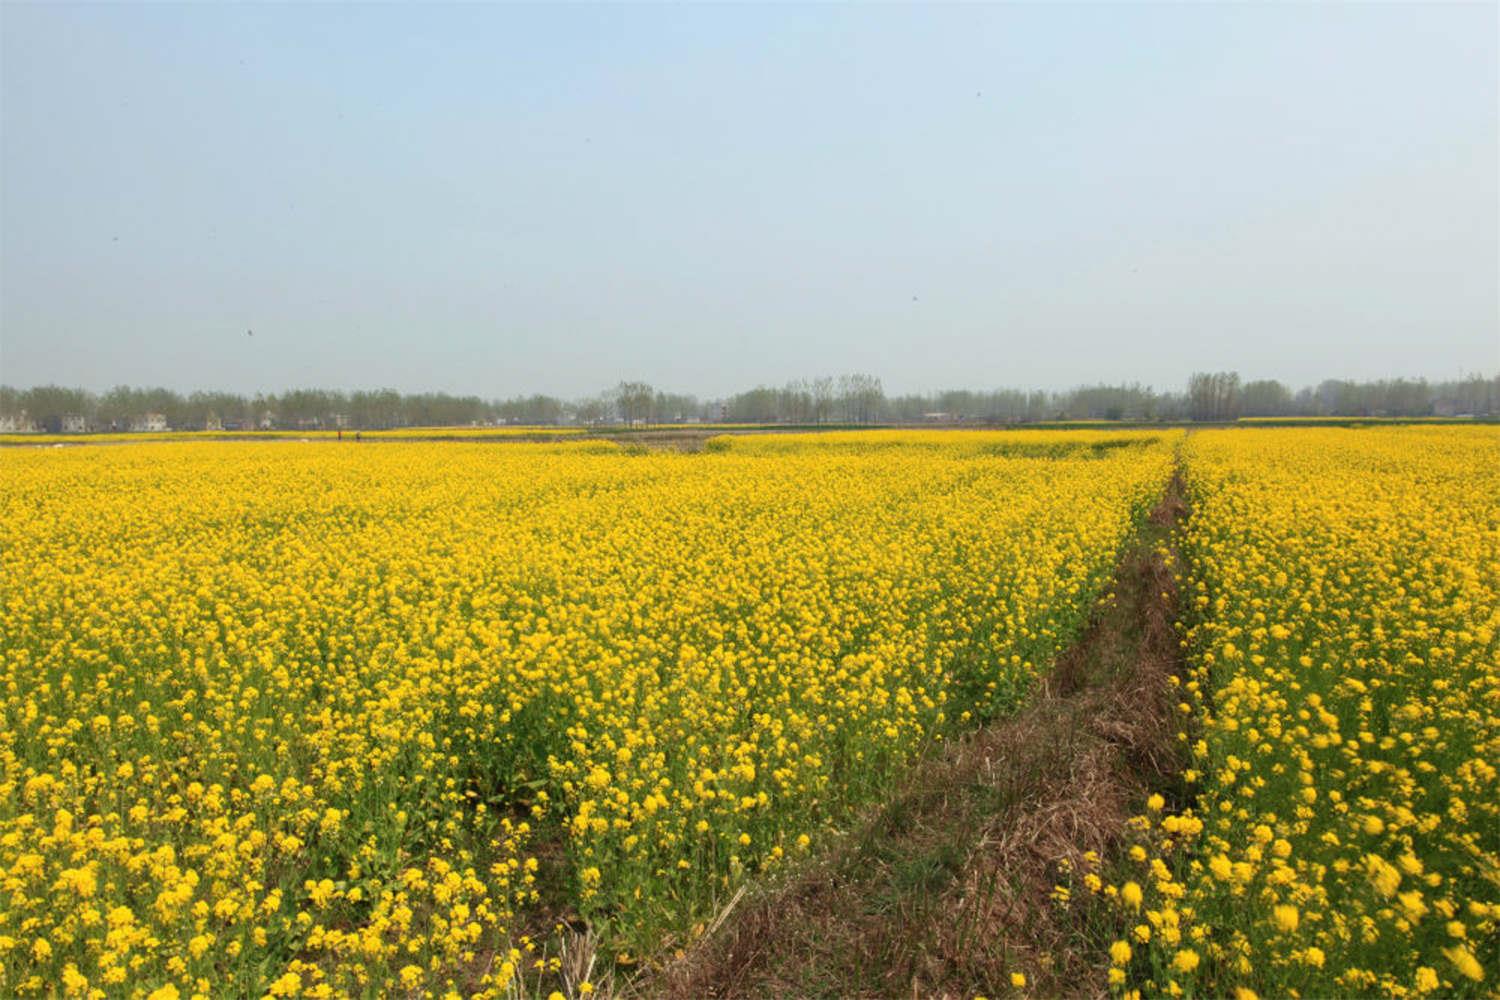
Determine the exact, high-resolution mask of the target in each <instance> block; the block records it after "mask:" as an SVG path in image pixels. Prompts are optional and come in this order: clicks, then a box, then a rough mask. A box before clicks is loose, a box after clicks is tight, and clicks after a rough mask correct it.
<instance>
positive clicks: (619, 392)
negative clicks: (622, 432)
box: [614, 382, 656, 426]
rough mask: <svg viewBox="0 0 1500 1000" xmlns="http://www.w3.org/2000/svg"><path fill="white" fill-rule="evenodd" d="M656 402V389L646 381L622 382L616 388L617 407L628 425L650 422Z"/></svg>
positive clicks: (615, 399) (615, 400)
mask: <svg viewBox="0 0 1500 1000" xmlns="http://www.w3.org/2000/svg"><path fill="white" fill-rule="evenodd" d="M655 402H656V390H655V389H653V388H652V387H651V386H650V384H648V383H646V382H621V383H620V384H619V385H617V386H615V388H614V403H615V408H616V409H617V410H619V413H620V419H621V420H623V421H624V422H625V423H626V424H628V425H632V426H633V425H635V424H645V423H650V422H651V407H652V405H653V404H654V403H655Z"/></svg>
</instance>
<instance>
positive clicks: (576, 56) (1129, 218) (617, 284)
mask: <svg viewBox="0 0 1500 1000" xmlns="http://www.w3.org/2000/svg"><path fill="white" fill-rule="evenodd" d="M0 10H3V14H0V34H3V53H0V54H3V80H0V84H3V90H0V93H3V97H0V100H3V108H0V140H3V180H0V188H3V191H0V381H4V382H6V383H9V384H12V385H30V384H33V383H39V382H51V381H56V382H61V383H64V384H68V385H83V386H86V387H89V388H94V389H102V388H106V387H108V386H110V385H113V384H115V383H130V384H161V385H166V386H169V387H172V388H177V389H191V388H198V387H205V388H207V387H212V388H227V389H236V390H242V391H255V390H278V389H282V388H286V387H289V386H297V385H324V386H330V387H343V388H355V387H374V386H392V387H395V388H398V389H403V390H421V389H436V390H448V391H460V392H477V393H480V394H482V395H485V396H501V395H510V394H513V393H518V392H522V391H546V392H553V393H558V394H562V395H569V396H572V395H578V394H582V393H586V392H591V391H594V390H597V389H599V388H602V387H604V386H605V385H608V384H612V383H613V382H616V381H618V380H619V379H621V378H644V379H647V380H649V381H652V382H654V383H655V384H657V385H658V386H661V387H663V388H671V389H679V390H685V391H696V392H700V393H703V394H707V395H713V394H717V393H722V392H727V391H731V390H735V389H739V388H744V387H748V386H750V385H753V384H755V383H757V382H771V383H779V382H782V381H784V380H786V379H787V378H790V377H794V376H799V375H816V374H820V373H824V372H838V371H850V370H857V371H868V372H871V373H873V374H876V375H879V376H881V377H882V378H883V379H884V380H885V385H886V388H887V390H888V391H908V390H924V389H930V388H935V387H945V386H967V387H976V388H977V387H993V386H1001V385H1021V386H1042V387H1065V386H1069V385H1072V384H1076V383H1080V382H1091V381H1095V380H1111V381H1115V380H1125V379H1129V380H1141V381H1143V382H1147V383H1152V384H1155V385H1157V386H1158V387H1176V386H1178V385H1179V384H1180V383H1181V382H1182V381H1183V380H1184V379H1185V377H1186V375H1187V374H1188V373H1189V372H1190V371H1192V370H1194V369H1199V368H1214V369H1218V368H1233V369H1238V370H1239V371H1240V372H1241V373H1242V374H1244V375H1245V376H1246V377H1260V376H1275V377H1281V378H1284V379H1286V380H1288V381H1290V382H1292V383H1293V384H1302V383H1305V382H1310V381H1314V380H1317V379H1320V378H1323V377H1328V376H1347V377H1358V378H1364V377H1379V376H1386V375H1394V374H1411V375H1425V376H1428V377H1437V378H1445V377H1453V376H1456V375H1458V374H1459V372H1460V371H1461V370H1465V371H1473V370H1475V369H1481V370H1484V371H1486V372H1489V373H1494V372H1495V371H1497V370H1500V288H1497V286H1500V250H1497V240H1500V194H1497V186H1500V181H1497V177H1500V153H1497V131H1500V121H1497V120H1500V107H1497V105H1500V99H1497V92H1500V66H1497V37H1500V22H1497V10H1500V8H1497V6H1496V5H1494V4H1475V5H1469V6H1447V7H1444V6H1435V5H1431V4H1425V5H1420V6H1417V5H1413V6H1391V5H1381V6H1354V5H1338V6H1333V5H1328V6H1316V5H1308V4H1278V5H1275V6H1271V5H1266V6H1191V7H1190V6H1171V5H1165V4H1162V5H1152V6H1139V7H1127V6H1120V5H1108V6H1040V5H1035V6H1033V5H1027V6H1020V5H1017V6H997V7H975V6H962V7H959V6H954V7H930V6H928V7H893V6H867V7H853V6H844V7H830V6H819V7H787V6H774V7H772V6H764V7H761V6H734V7H729V6H713V7H707V6H704V7H681V6H672V7H665V6H659V7H630V6H609V7H583V6H565V7H564V6H549V7H518V6H505V7H500V6H495V7H480V6H453V7H437V6H430V5H423V6H400V7H398V6H344V5H312V4H307V5H276V6H259V5H255V6H252V5H234V6H217V5H215V6H208V5H195V6H167V5H149V6H146V5H142V6H116V5H110V6H106V5H90V6H66V5H56V4H52V5H47V6H23V5H20V4H15V3H5V4H4V5H3V8H0ZM249 329H253V330H254V336H253V337H250V336H247V335H246V331H247V330H249Z"/></svg>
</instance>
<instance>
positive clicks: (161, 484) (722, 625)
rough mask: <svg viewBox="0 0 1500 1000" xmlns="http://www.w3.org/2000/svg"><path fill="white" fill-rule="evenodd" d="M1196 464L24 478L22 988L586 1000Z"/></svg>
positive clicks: (13, 894)
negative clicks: (565, 951) (602, 972)
mask: <svg viewBox="0 0 1500 1000" xmlns="http://www.w3.org/2000/svg"><path fill="white" fill-rule="evenodd" d="M1299 433H1300V432H1299ZM1181 438H1182V435H1181V434H1180V432H1175V431H1164V432H1137V433H1118V432H1108V431H1075V432H1029V433H1027V434H1025V435H1024V436H1023V435H1007V434H1005V433H992V432H897V431H890V432H876V433H871V434H857V433H848V434H826V435H806V436H797V435H777V436H774V437H770V436H768V437H765V438H736V439H731V440H727V441H724V442H722V443H720V442H715V447H714V448H711V449H709V450H708V451H706V452H705V453H703V454H697V455H683V454H671V453H650V454H628V453H626V452H624V451H622V450H620V449H618V448H616V447H615V446H613V445H610V444H607V443H602V442H580V443H575V444H568V443H565V442H559V443H556V444H551V443H547V444H530V443H526V444H509V445H506V446H505V447H503V448H497V447H491V446H483V445H473V444H466V443H459V442H448V443H405V444H402V445H400V446H390V447H382V448H370V447H356V446H353V445H350V444H347V443H346V444H344V445H339V444H336V443H332V442H324V443H316V444H312V445H307V444H300V443H291V442H274V441H273V442H254V443H248V442H170V443H153V444H140V445H136V446H133V447H116V448H76V449H57V450H29V449H27V450H16V451H12V452H7V453H6V454H4V456H3V457H0V462H3V472H4V479H5V483H6V489H5V491H4V492H3V494H0V636H3V638H0V657H3V659H0V699H3V700H0V712H3V718H4V725H3V727H0V730H3V731H0V878H3V880H4V896H3V897H0V899H3V902H0V993H5V994H8V995H18V996H36V995H49V994H51V993H54V992H57V991H62V992H64V993H67V994H69V995H95V996H111V997H113V996H141V997H151V998H153V1000H165V998H171V997H177V996H183V997H185V996H189V995H194V994H202V995H207V996H218V995H236V996H239V995H262V994H266V993H269V994H272V995H278V996H291V995H312V996H330V995H347V994H352V995H366V994H389V993H397V994H404V995H423V994H428V993H430V994H432V995H446V994H448V993H458V994H461V995H471V994H480V995H509V994H513V993H521V994H526V993H530V992H534V991H541V992H544V993H545V992H546V991H548V990H550V989H552V988H553V987H554V985H558V984H560V985H563V986H565V987H566V988H567V989H568V991H569V992H570V995H574V996H581V995H586V994H587V993H588V992H589V987H590V985H591V984H587V977H586V975H572V976H570V975H569V974H568V973H567V972H566V970H564V969H562V967H561V962H560V961H559V959H558V957H557V956H555V954H550V953H549V954H547V955H545V956H544V955H543V950H544V949H537V950H535V951H533V950H532V948H533V947H534V945H535V942H536V941H538V940H542V939H545V938H546V937H547V936H548V935H550V934H551V932H552V930H553V928H554V927H555V925H556V924H557V923H558V922H559V921H586V922H588V923H589V924H590V925H592V926H593V927H595V928H597V929H598V930H599V932H600V934H601V935H602V938H603V941H604V944H605V947H604V949H603V950H602V951H601V960H608V961H615V962H617V963H619V964H620V965H621V966H622V967H628V966H629V963H630V962H631V961H632V960H633V959H635V958H637V957H638V956H640V955H641V954H642V953H643V952H646V951H649V950H652V949H660V948H662V947H669V946H674V945H675V946H681V945H685V944H687V943H688V942H690V941H691V940H692V938H693V937H694V935H695V934H697V933H698V932H699V931H700V930H701V928H702V926H703V924H704V923H705V922H706V921H708V920H709V919H710V918H711V917H712V916H713V915H714V914H715V913H716V912H718V911H719V910H720V909H721V907H722V906H723V904H724V902H725V901H726V899H728V898H729V897H730V896H731V895H732V893H734V892H735V891H736V889H737V888H738V887H739V886H740V885H742V884H745V883H746V882H747V881H748V880H750V879H752V878H754V877H755V876H757V875H758V874H760V873H765V872H768V871H772V870H774V869H776V868H778V867H780V866H785V865H787V864H789V863H790V862H791V861H792V860H794V859H795V858H797V857H799V856H800V855H802V854H804V853H807V852H811V851H814V850H816V849H817V846H818V844H819V843H820V842H821V840H822V839H823V838H825V837H827V836H831V835H833V833H834V831H836V830H838V829H839V828H840V825H841V824H843V823H845V822H846V821H848V820H849V818H850V817H851V816H852V815H854V814H855V813H856V812H857V811H858V810H859V809H860V808H862V807H863V806H865V805H867V804H869V803H871V802H875V801H878V800H879V799H880V798H881V797H882V795H883V794H885V793H886V792H887V791H888V789H889V788H890V786H891V784H892V783H893V782H894V781H896V780H897V779H898V778H899V776H900V775H901V774H903V773H904V772H905V770H906V769H907V767H908V766H909V765H910V763H911V762H912V761H913V760H915V759H917V758H918V757H919V756H921V755H922V754H923V753H924V752H926V751H927V750H928V749H930V748H931V747H932V746H933V745H934V744H935V743H937V742H938V741H941V740H943V739H945V738H948V737H950V736H951V735H953V734H955V733H959V732H962V731H964V730H967V729H972V728H974V727H976V726H978V725H979V724H980V723H981V722H983V721H985V720H987V719H990V718H993V717H996V716H1001V715H1004V714H1005V713H1007V712H1009V711H1010V710H1012V709H1014V708H1015V707H1017V706H1018V705H1019V704H1020V703H1021V702H1023V701H1024V700H1025V698H1026V696H1027V694H1028V692H1029V691H1030V690H1031V688H1032V686H1033V684H1034V682H1035V681H1036V680H1037V678H1038V676H1039V674H1040V673H1041V672H1043V671H1044V670H1045V669H1046V668H1047V666H1048V665H1049V664H1050V662H1051V661H1052V659H1053V657H1054V656H1055V655H1056V654H1057V653H1058V651H1059V650H1060V649H1062V648H1063V647H1064V646H1066V645H1067V644H1068V643H1069V642H1070V641H1071V640H1072V638H1073V637H1074V636H1075V635H1076V634H1077V631H1078V629H1079V627H1080V626H1081V624H1082V622H1083V621H1084V619H1085V618H1086V617H1087V616H1088V614H1089V612H1090V609H1091V608H1092V607H1093V606H1094V605H1095V603H1096V602H1097V601H1098V600H1099V598H1100V597H1101V595H1102V592H1103V589H1104V587H1105V585H1106V584H1107V583H1108V581H1109V580H1110V578H1111V575H1112V573H1113V570H1114V562H1115V556H1116V553H1117V551H1118V550H1119V548H1120V547H1121V545H1122V544H1123V543H1124V542H1125V540H1126V539H1127V538H1128V537H1129V536H1130V535H1131V534H1132V531H1133V529H1134V526H1135V524H1136V523H1137V522H1138V521H1139V519H1140V518H1141V517H1142V516H1143V515H1144V513H1145V511H1146V510H1147V509H1149V508H1150V507H1151V505H1152V504H1153V503H1154V502H1155V501H1156V499H1157V497H1158V496H1159V495H1160V493H1161V490H1162V487H1163V484H1164V483H1165V482H1166V480H1167V478H1168V476H1169V474H1170V471H1171V469H1172V466H1173V462H1174V456H1175V452H1176V449H1177V446H1178V444H1179V442H1180V441H1181ZM1204 440H1205V442H1207V441H1209V440H1215V439H1208V438H1205V439H1204ZM1433 440H1434V442H1438V444H1435V445H1434V447H1439V446H1440V445H1441V442H1442V441H1446V440H1447V439H1439V438H1436V437H1434V438H1433ZM1455 440H1456V439H1455ZM1464 442H1466V443H1465V444H1464V445H1463V446H1464V447H1474V445H1473V444H1472V443H1469V439H1467V438H1466V439H1464ZM1225 447H1227V445H1226V446H1225ZM1451 447H1452V449H1453V450H1454V457H1453V459H1452V460H1453V461H1454V462H1455V463H1456V462H1457V461H1458V456H1457V452H1458V450H1460V445H1459V444H1454V445H1452V446H1451ZM1199 453H1201V454H1203V455H1205V456H1206V458H1205V459H1204V461H1205V462H1206V463H1210V464H1208V465H1207V466H1206V467H1207V468H1210V469H1212V468H1215V466H1213V465H1212V464H1211V463H1212V462H1213V461H1220V459H1217V458H1215V456H1217V455H1218V454H1219V452H1218V451H1215V450H1213V449H1212V448H1211V447H1210V445H1209V444H1207V443H1205V444H1204V445H1203V446H1201V448H1199V447H1198V446H1196V445H1195V450H1194V454H1199ZM1435 475H1437V476H1438V478H1439V479H1441V475H1440V473H1435ZM1203 481H1204V483H1205V484H1208V483H1212V482H1213V481H1214V480H1213V479H1212V478H1206V479H1205V480H1203ZM1203 488H1204V489H1205V490H1206V489H1208V486H1207V485H1205V486H1204V487H1203ZM1454 489H1455V490H1456V489H1458V486H1457V485H1456V484H1455V485H1454ZM1492 495H1493V494H1491V496H1492ZM1449 502H1451V503H1453V504H1456V503H1457V500H1456V499H1453V498H1450V501H1449ZM1455 509H1456V508H1455ZM1444 512H1445V513H1453V511H1451V510H1448V509H1447V508H1445V509H1444ZM1436 513H1437V512H1434V514H1435V515H1436ZM1469 516H1472V515H1469ZM1207 523H1212V522H1207ZM1464 523H1468V522H1464ZM1429 530H1431V531H1434V532H1438V531H1441V530H1447V529H1445V528H1444V527H1443V522H1441V521H1434V522H1433V524H1432V526H1431V528H1430V529H1429ZM1485 530H1487V531H1488V532H1489V534H1487V535H1486V534H1485V533H1484V532H1485ZM1476 531H1477V534H1473V533H1471V534H1470V535H1463V536H1462V537H1463V538H1464V539H1468V541H1469V542H1470V543H1472V544H1487V545H1489V546H1490V549H1489V550H1485V551H1490V552H1493V547H1494V525H1493V520H1491V522H1490V523H1489V527H1488V528H1487V529H1483V528H1482V527H1481V528H1480V529H1476ZM1447 537H1448V536H1446V535H1441V534H1437V535H1434V536H1433V538H1434V544H1445V543H1444V541H1443V540H1444V539H1445V538H1447ZM1378 542H1379V540H1378V539H1377V542H1376V543H1372V544H1378ZM1443 552H1444V553H1445V554H1444V555H1443V558H1445V559H1447V558H1457V557H1456V556H1452V555H1451V554H1447V550H1446V549H1445V550H1443ZM1482 554H1484V553H1483V552H1477V551H1470V550H1468V549H1465V550H1464V551H1463V552H1462V553H1459V555H1461V556H1463V557H1464V558H1472V557H1475V556H1478V555H1482ZM1443 565H1444V566H1448V565H1449V564H1448V563H1446V562H1445V563H1443ZM1473 565H1477V564H1471V567H1472V566H1473ZM1493 566H1494V562H1493V561H1491V563H1490V564H1489V567H1488V568H1483V569H1482V570H1481V569H1475V570H1474V571H1475V572H1477V573H1481V578H1480V586H1481V590H1480V591H1478V592H1476V596H1475V598H1474V600H1475V601H1479V600H1482V599H1488V600H1489V601H1490V604H1489V605H1488V607H1489V608H1490V609H1491V610H1493V607H1494V603H1493V598H1494V588H1493V575H1492V574H1493ZM1453 572H1455V573H1457V572H1458V571H1457V570H1454V571H1453ZM1483 573H1488V574H1491V575H1489V576H1484V575H1482V574H1483ZM1454 579H1458V578H1457V577H1455V578H1454ZM1485 581H1489V582H1485ZM1213 585H1214V586H1219V584H1218V583H1217V582H1215V583H1214V584H1213ZM1455 585H1456V584H1455ZM1483 588H1488V589H1483ZM1485 595H1488V597H1487V598H1486V597H1485ZM1475 606H1476V607H1478V606H1479V605H1478V604H1476V605H1475ZM1438 622H1439V620H1438V619H1434V620H1433V625H1434V627H1436V626H1437V623H1438ZM1483 636H1484V637H1483V638H1481V634H1480V633H1478V632H1475V633H1473V634H1472V636H1471V639H1470V640H1469V645H1467V646H1464V647H1462V649H1455V651H1454V656H1453V664H1452V667H1453V669H1455V670H1463V671H1470V672H1475V671H1480V670H1481V664H1480V660H1479V657H1480V653H1481V652H1482V647H1484V644H1485V643H1487V642H1490V641H1491V636H1490V633H1484V634H1483ZM1489 648H1491V649H1492V648H1493V647H1492V646H1491V647H1489ZM1481 672H1482V671H1481ZM1464 676H1468V675H1467V674H1465V675H1464ZM1465 683H1467V681H1466V682H1465ZM1463 690H1464V691H1466V692H1467V691H1468V690H1469V689H1468V688H1467V687H1466V688H1463ZM1457 696H1458V695H1457V694H1456V693H1455V694H1454V697H1457ZM1483 696H1484V692H1483V691H1475V692H1472V693H1468V694H1464V695H1463V696H1462V697H1463V698H1464V699H1468V700H1465V701H1463V702H1462V704H1461V705H1459V706H1450V708H1452V709H1453V710H1458V709H1459V708H1463V709H1465V710H1468V711H1480V712H1481V714H1483V712H1484V711H1488V712H1489V713H1490V714H1488V715H1484V716H1483V718H1482V719H1481V720H1480V722H1478V723H1476V724H1475V725H1476V727H1477V728H1475V730H1474V733H1473V735H1472V739H1471V740H1470V742H1469V743H1465V744H1464V746H1465V747H1469V746H1471V745H1473V741H1475V740H1481V739H1487V740H1489V741H1490V743H1489V744H1488V745H1490V746H1493V740H1494V731H1493V728H1489V729H1484V726H1490V727H1493V718H1492V714H1493V707H1492V706H1491V707H1490V708H1489V709H1488V710H1483V709H1482V707H1481V705H1480V701H1479V700H1478V699H1481V697H1483ZM1489 697H1493V695H1490V696H1489ZM1480 730H1483V731H1482V732H1481V731H1480ZM1471 752H1473V751H1470V750H1468V749H1465V750H1463V751H1461V753H1463V754H1469V753H1471ZM1465 759H1468V758H1465ZM1476 759H1477V758H1476ZM1490 775H1491V777H1490V779H1489V780H1491V781H1493V772H1490ZM1480 777H1482V775H1481V774H1480V773H1479V772H1477V771H1475V772H1474V779H1473V780H1478V779H1479V778H1480ZM1491 802H1493V797H1492V798H1491ZM1485 808H1486V807H1485V806H1484V804H1483V803H1482V802H1480V801H1477V796H1475V797H1472V798H1471V799H1470V802H1469V809H1470V814H1469V815H1470V817H1471V818H1470V820H1469V823H1470V826H1469V827H1468V828H1469V829H1475V830H1477V829H1479V826H1478V824H1479V823H1480V822H1481V821H1482V820H1483V819H1484V818H1485V817H1486V816H1491V817H1492V816H1493V812H1488V813H1487V812H1485ZM1393 836H1394V834H1393ZM1490 850H1493V845H1491V847H1490ZM1491 856H1493V855H1491ZM1432 864H1434V865H1436V864H1437V862H1436V861H1434V862H1432ZM1429 905H1433V906H1435V905H1436V901H1435V900H1434V901H1433V902H1432V903H1430V904H1429ZM1472 926H1473V927H1474V928H1475V930H1474V933H1476V934H1477V933H1479V928H1480V927H1481V926H1483V925H1482V924H1481V923H1480V922H1477V921H1475V922H1473V924H1472ZM585 972H586V970H585Z"/></svg>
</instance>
